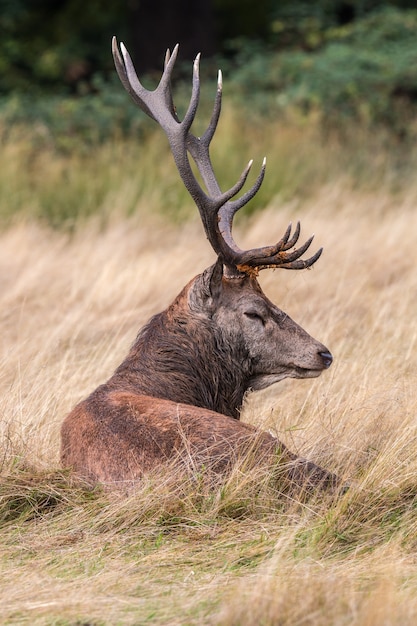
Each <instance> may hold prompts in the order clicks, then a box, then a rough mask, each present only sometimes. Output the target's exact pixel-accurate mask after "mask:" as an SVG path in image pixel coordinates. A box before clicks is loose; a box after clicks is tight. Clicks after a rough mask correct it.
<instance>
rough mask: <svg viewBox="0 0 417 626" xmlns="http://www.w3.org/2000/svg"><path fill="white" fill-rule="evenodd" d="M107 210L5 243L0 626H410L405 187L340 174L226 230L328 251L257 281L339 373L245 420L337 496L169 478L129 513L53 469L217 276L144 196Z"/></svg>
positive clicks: (141, 493)
mask: <svg viewBox="0 0 417 626" xmlns="http://www.w3.org/2000/svg"><path fill="white" fill-rule="evenodd" d="M249 156H251V155H250V154H249V155H248V157H249ZM50 165H51V172H52V173H51V176H52V175H53V164H52V163H50ZM10 167H11V166H10ZM44 176H45V179H46V178H47V176H48V172H47V171H46V170H45V172H44ZM268 176H269V177H272V178H273V176H274V174H273V170H272V171H271V172H268ZM45 184H47V182H45ZM269 184H272V183H271V182H270V183H269ZM178 185H180V183H178ZM64 193H65V189H63V194H64ZM112 193H113V196H112V198H113V201H114V203H115V213H114V217H113V218H110V219H109V220H108V223H107V225H106V227H104V228H103V227H102V226H100V224H99V220H94V219H92V220H87V221H86V222H85V223H84V225H83V226H81V227H79V228H78V229H76V230H75V232H73V233H72V234H68V233H65V232H62V231H53V230H50V229H48V228H47V227H43V226H42V225H41V224H40V223H39V222H38V221H36V220H33V221H32V220H30V219H28V218H26V219H22V220H16V221H15V222H14V223H13V224H12V225H10V226H9V227H8V228H7V229H5V230H4V231H3V232H2V233H1V234H0V284H1V290H0V319H1V334H0V338H1V339H0V347H1V356H0V359H1V368H0V402H1V422H0V428H1V457H0V459H1V483H0V533H1V535H0V537H1V541H0V577H1V583H0V623H2V624H37V625H38V624H39V625H50V624H56V625H59V626H70V625H72V626H75V625H78V626H81V625H87V624H88V625H95V626H98V625H119V624H120V625H122V624H123V625H124V624H132V625H133V624H135V625H140V624H155V625H162V624H164V625H165V624H166V625H170V626H171V625H172V626H175V625H178V626H180V625H181V626H183V625H187V624H189V625H206V624H207V625H209V624H219V625H224V626H232V625H234V626H238V625H239V626H241V625H242V626H246V625H247V626H255V625H262V626H272V625H274V626H275V625H277V626H286V625H288V626H305V625H306V626H307V625H308V626H326V625H329V626H330V625H348V624H349V625H351V624H352V625H355V626H381V625H382V624H384V625H385V626H391V625H398V626H408V625H410V626H411V625H414V624H416V623H417V399H416V372H417V325H416V318H417V271H416V265H417V252H416V250H417V248H416V245H417V187H415V186H414V185H411V184H410V186H409V188H407V189H401V190H400V191H398V192H397V194H396V195H394V194H393V193H392V192H391V191H390V192H388V191H387V188H386V186H384V184H383V182H381V185H380V188H379V189H378V188H374V189H373V190H372V191H370V190H366V188H364V187H362V188H359V189H355V188H352V186H349V185H347V184H346V181H345V180H344V179H343V177H342V176H340V177H339V178H338V179H336V178H335V179H334V180H333V181H328V182H326V183H325V184H322V185H318V186H317V189H315V191H314V193H313V194H312V195H311V197H307V198H306V197H305V198H302V199H300V200H296V199H294V200H292V201H287V202H285V201H282V202H280V201H279V199H277V198H274V199H273V200H272V201H271V202H270V204H269V205H268V206H267V207H266V209H265V210H264V211H263V212H260V213H257V214H256V215H254V216H252V217H251V218H248V219H246V220H240V221H239V220H238V225H237V229H236V230H237V235H236V236H237V239H238V241H239V242H241V243H242V244H243V245H263V244H266V243H272V239H273V240H277V239H278V238H279V237H280V236H281V234H282V233H283V231H284V230H285V228H286V226H287V223H288V222H289V221H293V222H294V221H295V220H296V219H300V220H301V222H302V228H303V231H302V232H303V234H304V235H305V236H307V235H309V234H310V233H312V232H314V233H315V235H316V237H315V245H316V246H317V247H318V246H321V245H323V246H324V248H325V250H324V253H323V256H322V258H321V259H320V260H319V262H318V263H317V265H316V266H315V267H314V268H313V269H312V270H310V271H305V272H280V271H278V270H277V271H265V272H263V273H262V274H261V277H260V280H261V283H262V285H263V287H264V289H265V291H266V293H267V295H268V296H269V297H270V298H271V299H272V300H273V301H274V302H276V303H277V304H278V305H279V306H280V307H281V308H282V309H284V310H285V311H286V312H287V313H289V314H290V315H291V316H292V317H293V318H294V319H295V320H296V321H297V322H299V323H300V324H301V325H303V326H304V327H305V328H306V329H307V330H308V331H309V332H310V333H311V334H312V335H313V336H314V337H316V338H317V339H319V340H320V341H322V342H323V343H325V344H326V345H327V346H328V347H329V348H330V350H331V351H332V353H333V355H334V357H335V361H334V364H333V366H332V367H331V369H330V370H329V371H327V372H324V373H323V375H322V376H321V377H320V378H319V379H317V380H304V381H299V380H289V381H284V382H283V383H281V384H279V385H276V386H274V387H272V388H270V389H269V390H267V391H265V392H260V393H258V394H253V395H252V396H250V397H249V398H248V401H247V403H246V406H245V409H244V414H243V418H242V419H244V420H247V421H250V422H252V423H254V424H257V425H259V426H260V427H262V428H264V429H272V430H273V431H276V432H277V433H278V435H279V437H280V438H281V439H282V440H283V441H284V442H285V443H286V444H287V445H288V446H289V447H290V448H291V449H292V450H293V451H294V452H297V453H299V454H300V455H303V456H306V457H308V458H310V459H311V460H313V461H315V462H317V463H319V464H321V465H323V466H325V467H327V468H328V469H330V470H332V471H335V472H337V473H339V474H340V475H341V476H343V477H344V478H345V479H346V480H347V481H350V482H351V483H352V487H351V489H350V490H349V491H348V492H347V493H346V494H345V495H343V496H340V497H339V498H338V499H336V500H331V499H329V498H328V497H326V496H323V495H320V494H318V495H317V497H314V498H312V499H311V500H310V501H308V502H304V503H301V502H298V501H297V500H289V499H288V498H287V497H284V496H283V495H280V494H279V493H278V492H276V491H274V489H273V488H272V486H271V484H270V482H268V477H267V476H265V475H264V474H263V473H262V471H261V470H260V471H259V473H258V474H257V473H254V472H249V471H246V472H245V468H244V467H243V468H242V467H241V468H237V469H236V471H235V472H234V473H233V475H232V476H231V477H229V478H227V479H225V481H224V483H223V484H221V485H219V486H218V487H216V488H215V489H214V491H213V492H212V493H209V494H207V493H202V491H201V489H200V488H199V486H198V485H196V483H195V482H194V483H192V482H190V483H188V482H186V481H185V482H184V480H183V478H180V477H177V476H175V475H171V474H170V473H169V472H165V473H164V472H162V473H161V476H156V477H152V479H151V478H150V479H149V480H144V482H143V485H141V486H140V487H138V490H137V493H136V494H134V495H131V496H129V497H121V496H118V495H115V494H109V493H104V492H102V491H101V490H100V489H96V490H95V491H91V490H90V489H89V488H88V487H87V486H84V485H80V484H79V483H77V482H76V481H75V480H74V479H73V478H72V477H71V475H70V473H69V472H68V471H62V470H61V468H60V467H59V428H60V424H61V422H62V420H63V418H64V417H65V415H66V413H67V412H68V411H69V410H70V409H71V407H72V406H73V405H74V404H75V403H76V402H77V401H79V400H80V399H82V398H83V397H85V396H86V395H88V394H89V393H90V391H92V390H93V389H94V387H95V386H97V385H98V384H99V383H101V382H102V381H104V380H105V379H106V378H107V377H108V376H109V375H110V374H111V373H112V371H113V370H114V368H115V367H116V366H117V365H118V364H119V363H120V362H121V360H122V359H123V357H124V355H125V354H126V352H127V350H128V348H129V346H130V344H131V343H132V342H133V339H134V338H135V335H136V333H137V331H138V329H139V328H140V327H141V326H142V324H143V323H144V322H145V321H146V320H147V319H148V318H149V317H150V315H152V314H153V313H155V312H158V311H160V310H161V309H163V308H165V307H166V306H167V305H168V304H169V303H170V302H171V300H172V299H173V298H174V296H175V295H176V294H177V292H178V291H179V290H180V289H181V287H182V286H183V285H184V284H185V283H186V282H187V281H188V280H189V279H190V278H191V277H192V276H193V275H195V274H196V273H198V272H199V271H200V270H202V269H204V268H205V267H206V266H207V265H209V264H210V263H211V262H212V261H213V260H214V258H213V253H212V252H211V250H210V248H209V245H208V243H207V242H206V241H205V239H204V236H203V233H202V228H201V226H200V224H199V223H198V221H197V218H196V217H195V218H194V219H189V220H188V221H186V222H184V223H182V224H181V225H175V224H174V223H172V222H171V221H169V220H168V219H167V218H164V217H163V213H159V212H158V211H152V206H153V205H152V198H151V200H150V202H151V204H150V206H146V203H143V205H138V206H137V207H135V209H136V210H135V214H134V216H133V217H131V218H127V217H123V216H122V215H121V214H120V213H119V212H118V211H117V201H118V200H117V198H118V196H117V189H114V190H113V192H112ZM120 193H121V192H120ZM126 193H128V192H126ZM82 200H83V198H80V202H82ZM3 201H4V199H3ZM109 202H110V200H109ZM149 209H151V210H149ZM273 233H274V235H273Z"/></svg>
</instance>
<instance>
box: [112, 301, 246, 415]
mask: <svg viewBox="0 0 417 626" xmlns="http://www.w3.org/2000/svg"><path fill="white" fill-rule="evenodd" d="M185 299H186V294H185V293H184V292H183V293H182V294H180V296H178V298H177V300H176V301H175V302H174V303H173V304H172V305H171V306H170V307H169V308H168V309H167V310H166V311H164V312H163V313H160V314H158V315H155V316H154V317H153V318H152V319H151V320H150V321H149V323H148V324H147V325H146V326H145V327H144V328H143V329H142V330H141V331H140V333H139V335H138V337H137V339H136V341H135V343H134V345H133V346H132V348H131V350H130V352H129V354H128V356H127V358H126V359H125V361H124V362H123V363H122V364H121V365H120V367H118V368H117V370H116V371H115V373H114V375H113V376H112V378H111V379H110V380H109V382H108V383H107V386H110V387H113V386H117V388H118V389H120V387H121V386H122V387H124V388H125V389H129V390H134V391H135V392H139V393H143V394H145V395H150V396H153V397H156V398H164V399H167V400H172V401H174V402H182V403H185V404H192V405H194V406H200V407H202V408H206V409H211V410H213V411H217V412H219V413H223V414H224V415H229V416H231V417H234V418H239V409H240V407H241V405H242V402H243V396H244V394H245V391H246V389H247V380H248V375H247V373H246V374H245V372H247V370H249V360H248V354H247V351H246V350H245V348H244V346H243V345H241V346H239V345H233V353H231V346H230V341H227V338H226V337H225V336H224V334H223V333H222V331H221V329H220V328H218V327H216V326H215V325H214V323H213V322H212V320H211V319H208V318H205V317H203V316H202V315H196V314H193V313H191V312H190V310H189V308H188V306H187V305H186V303H185Z"/></svg>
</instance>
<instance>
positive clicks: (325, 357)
mask: <svg viewBox="0 0 417 626" xmlns="http://www.w3.org/2000/svg"><path fill="white" fill-rule="evenodd" d="M319 355H320V356H321V358H322V361H323V365H324V367H325V369H326V370H327V368H328V367H330V366H331V364H332V362H333V357H332V355H331V354H330V352H329V351H328V350H325V351H324V352H319Z"/></svg>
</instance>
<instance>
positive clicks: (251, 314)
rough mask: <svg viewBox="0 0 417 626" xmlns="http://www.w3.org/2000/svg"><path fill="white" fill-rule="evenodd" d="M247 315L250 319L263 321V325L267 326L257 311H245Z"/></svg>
mask: <svg viewBox="0 0 417 626" xmlns="http://www.w3.org/2000/svg"><path fill="white" fill-rule="evenodd" d="M245 315H246V317H248V318H249V319H250V320H258V322H261V324H262V326H265V320H264V318H263V317H262V315H260V314H259V313H258V312H257V311H245Z"/></svg>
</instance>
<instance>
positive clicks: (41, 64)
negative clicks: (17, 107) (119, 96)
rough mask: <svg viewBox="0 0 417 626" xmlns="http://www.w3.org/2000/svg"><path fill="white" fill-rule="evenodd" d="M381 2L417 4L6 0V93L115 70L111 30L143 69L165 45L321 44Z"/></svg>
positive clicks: (0, 6) (230, 54)
mask: <svg viewBox="0 0 417 626" xmlns="http://www.w3.org/2000/svg"><path fill="white" fill-rule="evenodd" d="M383 7H397V8H399V9H413V8H417V2H416V1H415V0H414V1H412V0H395V1H394V0H392V1H390V2H380V1H378V0H315V1H314V0H313V1H307V2H306V1H301V0H300V1H297V0H257V1H256V2H253V1H252V0H177V1H175V2H174V1H172V0H124V1H121V2H109V1H106V0H88V1H85V0H1V1H0V94H5V93H10V92H11V91H15V90H17V91H19V90H26V89H34V88H36V87H39V88H41V89H42V90H43V91H45V90H50V91H57V90H58V91H59V90H62V89H67V90H68V91H72V92H79V91H80V90H81V91H82V90H86V89H87V90H88V89H89V88H91V84H92V83H91V79H92V77H93V76H94V75H96V74H98V73H100V74H101V75H102V76H104V77H106V76H107V75H108V74H109V73H110V72H113V67H112V60H111V55H110V54H109V45H110V43H109V42H110V39H111V36H112V35H114V34H115V35H116V36H117V37H118V39H119V40H123V41H124V42H125V43H126V44H127V46H128V48H129V50H131V51H132V54H133V57H134V61H135V65H136V67H137V68H138V70H139V71H140V72H142V73H143V72H150V71H152V70H154V69H156V68H160V66H161V62H162V58H163V52H164V50H165V49H166V48H167V47H172V46H173V45H175V43H177V42H181V57H182V58H183V59H184V58H186V59H187V58H193V57H194V56H195V55H196V53H197V52H202V53H203V55H204V56H205V57H206V58H207V57H212V56H216V55H217V56H222V57H226V58H228V59H231V60H233V59H234V58H236V57H237V56H238V55H239V53H240V51H241V50H242V49H244V48H245V46H247V44H248V42H249V43H250V44H252V45H254V44H256V45H258V46H260V47H264V48H265V49H268V50H280V49H286V50H288V49H292V50H297V49H299V50H303V51H306V50H307V51H308V50H315V49H317V47H319V46H320V45H321V43H323V33H324V32H326V31H328V30H329V29H331V28H332V27H340V26H343V25H344V24H349V23H352V22H355V21H356V20H361V19H363V18H364V17H365V16H366V15H367V14H369V13H371V12H373V11H375V10H377V9H381V8H383Z"/></svg>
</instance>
